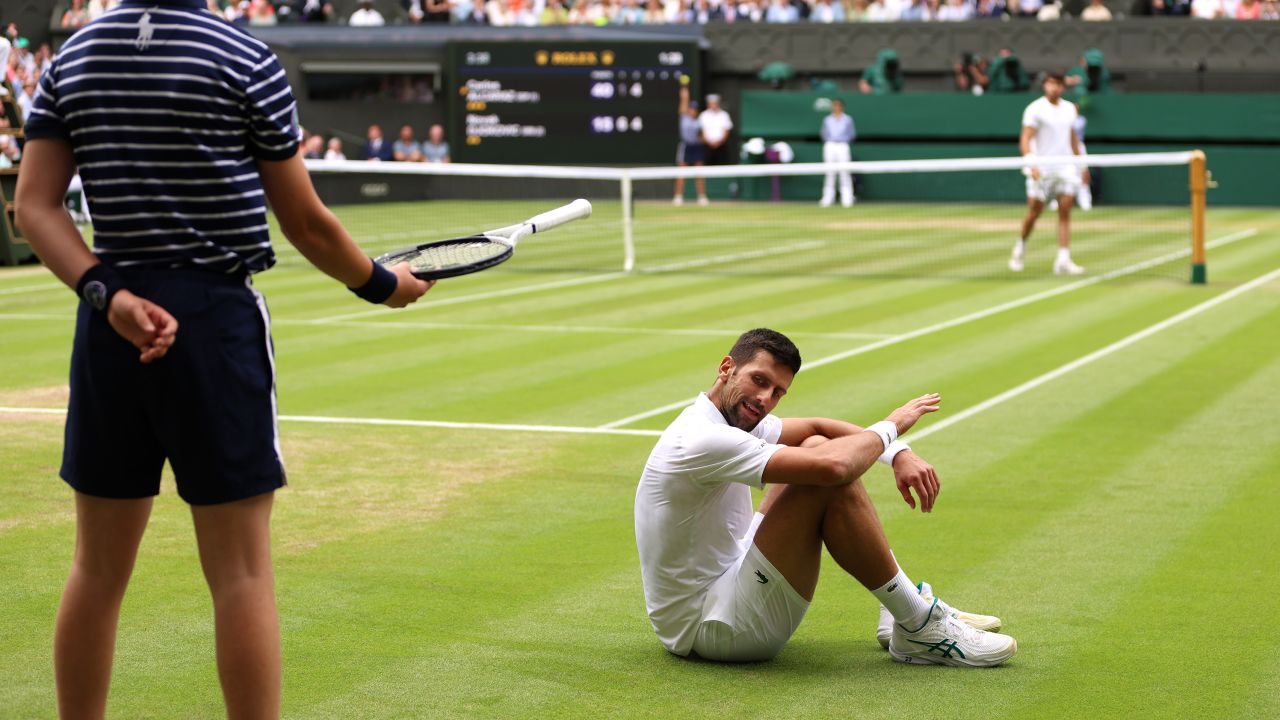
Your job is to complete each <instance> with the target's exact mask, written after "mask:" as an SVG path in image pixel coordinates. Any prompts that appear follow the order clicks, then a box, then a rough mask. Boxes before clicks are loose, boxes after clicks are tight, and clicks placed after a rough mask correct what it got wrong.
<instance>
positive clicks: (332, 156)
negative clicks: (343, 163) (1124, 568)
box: [324, 137, 347, 160]
mask: <svg viewBox="0 0 1280 720" xmlns="http://www.w3.org/2000/svg"><path fill="white" fill-rule="evenodd" d="M324 159H325V160H346V159H347V156H346V154H345V153H343V152H342V140H340V139H338V138H336V137H334V138H329V149H327V150H325V151H324Z"/></svg>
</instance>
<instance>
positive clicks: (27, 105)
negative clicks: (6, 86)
mask: <svg viewBox="0 0 1280 720" xmlns="http://www.w3.org/2000/svg"><path fill="white" fill-rule="evenodd" d="M35 103H36V78H35V75H34V74H31V75H28V76H27V80H26V82H24V83H23V84H22V92H21V93H19V94H18V109H19V110H21V111H22V119H23V122H26V120H27V119H28V118H30V117H31V106H32V105H34V104H35Z"/></svg>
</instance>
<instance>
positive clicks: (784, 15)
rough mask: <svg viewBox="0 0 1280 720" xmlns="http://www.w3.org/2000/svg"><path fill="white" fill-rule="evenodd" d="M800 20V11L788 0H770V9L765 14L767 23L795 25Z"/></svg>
mask: <svg viewBox="0 0 1280 720" xmlns="http://www.w3.org/2000/svg"><path fill="white" fill-rule="evenodd" d="M799 19H800V13H799V11H797V10H796V8H795V6H794V5H792V4H791V3H790V2H788V1H787V0H769V9H768V10H766V11H765V13H764V21H765V22H771V23H793V22H796V21H798V20H799Z"/></svg>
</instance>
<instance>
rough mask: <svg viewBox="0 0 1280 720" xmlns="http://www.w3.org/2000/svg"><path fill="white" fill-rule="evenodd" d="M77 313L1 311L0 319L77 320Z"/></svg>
mask: <svg viewBox="0 0 1280 720" xmlns="http://www.w3.org/2000/svg"><path fill="white" fill-rule="evenodd" d="M75 319H76V316H75V313H67V314H65V315H55V314H53V313H0V320H75Z"/></svg>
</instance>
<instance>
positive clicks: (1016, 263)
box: [1009, 253, 1022, 272]
mask: <svg viewBox="0 0 1280 720" xmlns="http://www.w3.org/2000/svg"><path fill="white" fill-rule="evenodd" d="M1009 269H1010V270H1012V271H1014V272H1022V256H1021V255H1019V254H1017V253H1014V254H1013V255H1010V256H1009Z"/></svg>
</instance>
